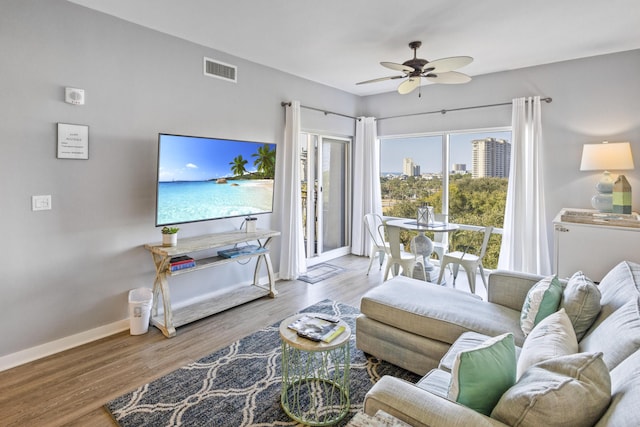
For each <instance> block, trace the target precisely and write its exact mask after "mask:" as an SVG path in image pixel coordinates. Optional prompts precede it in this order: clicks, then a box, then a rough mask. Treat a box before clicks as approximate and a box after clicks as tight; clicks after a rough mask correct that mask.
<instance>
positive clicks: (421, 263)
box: [409, 236, 433, 282]
mask: <svg viewBox="0 0 640 427" xmlns="http://www.w3.org/2000/svg"><path fill="white" fill-rule="evenodd" d="M409 249H410V250H411V253H412V254H413V255H414V256H415V257H416V264H415V266H414V267H413V268H414V270H413V271H414V274H413V275H412V276H413V277H414V278H415V269H416V268H419V269H420V275H421V276H420V278H421V279H422V280H425V281H427V282H429V281H430V280H429V279H430V277H427V267H426V262H425V259H424V255H423V254H422V253H420V249H419V248H418V245H416V236H414V237H413V238H412V239H411V243H410V244H409ZM432 268H433V267H432Z"/></svg>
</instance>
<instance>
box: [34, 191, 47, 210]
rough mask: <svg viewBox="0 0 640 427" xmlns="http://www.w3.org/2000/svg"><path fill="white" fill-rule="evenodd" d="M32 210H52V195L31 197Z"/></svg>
mask: <svg viewBox="0 0 640 427" xmlns="http://www.w3.org/2000/svg"><path fill="white" fill-rule="evenodd" d="M31 210H33V211H48V210H51V195H50V194H48V195H44V196H31Z"/></svg>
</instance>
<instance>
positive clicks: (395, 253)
mask: <svg viewBox="0 0 640 427" xmlns="http://www.w3.org/2000/svg"><path fill="white" fill-rule="evenodd" d="M378 234H379V235H380V238H381V239H384V235H385V234H388V233H387V225H386V224H384V223H383V224H382V225H380V226H379V227H378ZM401 246H402V245H398V247H393V248H392V247H391V245H389V246H385V250H386V252H387V266H386V268H385V270H384V276H383V277H384V279H383V280H385V281H386V280H388V279H389V273H390V272H391V267H394V266H397V267H400V269H401V271H402V275H403V276H407V277H412V276H413V268H414V266H415V265H416V258H417V257H416V255H415V254H413V253H411V252H406V251H405V250H403V249H402V247H401Z"/></svg>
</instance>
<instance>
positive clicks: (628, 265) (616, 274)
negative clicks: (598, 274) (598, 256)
mask: <svg viewBox="0 0 640 427" xmlns="http://www.w3.org/2000/svg"><path fill="white" fill-rule="evenodd" d="M598 288H599V289H600V293H601V294H602V297H601V299H600V304H602V305H603V306H605V305H606V306H608V308H609V310H610V312H612V311H614V310H616V309H618V308H620V307H622V306H623V305H624V304H626V302H627V301H629V300H631V299H634V298H637V297H638V296H640V264H637V263H634V262H629V261H622V262H621V263H619V264H618V265H616V266H615V267H613V268H612V269H611V271H609V272H608V273H607V274H606V275H605V276H604V277H603V279H602V281H601V282H600V284H599V285H598ZM603 308H604V307H603ZM608 314H609V313H604V315H605V316H606V315H608Z"/></svg>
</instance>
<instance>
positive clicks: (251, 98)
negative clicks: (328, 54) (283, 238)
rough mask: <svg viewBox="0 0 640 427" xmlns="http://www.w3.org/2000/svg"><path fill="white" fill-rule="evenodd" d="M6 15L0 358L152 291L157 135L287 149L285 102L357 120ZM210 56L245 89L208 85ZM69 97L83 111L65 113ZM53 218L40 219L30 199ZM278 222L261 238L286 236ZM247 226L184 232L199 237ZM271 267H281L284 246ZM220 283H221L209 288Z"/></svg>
mask: <svg viewBox="0 0 640 427" xmlns="http://www.w3.org/2000/svg"><path fill="white" fill-rule="evenodd" d="M1 12H2V13H0V52H2V55H3V58H2V60H1V62H0V67H1V68H0V76H1V78H0V117H1V122H2V125H1V128H0V147H2V154H1V155H0V183H1V184H0V223H1V224H3V228H4V232H3V239H2V240H3V242H4V248H5V251H4V253H3V254H2V256H1V257H0V271H2V275H1V277H0V283H1V285H0V318H1V319H2V327H3V331H4V333H3V337H2V340H0V356H3V355H7V354H11V353H15V352H17V351H20V350H23V349H27V348H31V347H33V346H37V345H40V344H44V343H48V342H51V341H54V340H57V339H60V338H63V337H68V336H72V335H74V334H78V333H80V332H83V331H88V330H91V329H93V328H97V327H101V326H104V325H109V324H112V323H114V322H117V321H121V320H122V319H126V318H127V316H128V314H127V294H128V290H129V289H132V288H136V287H140V286H148V287H150V286H151V285H152V283H153V277H154V268H153V264H152V262H151V256H150V255H149V253H148V252H146V251H145V250H144V249H143V244H144V243H148V242H157V241H159V240H160V232H159V230H158V229H156V228H155V226H154V224H155V223H154V209H155V179H156V156H157V134H158V132H169V133H178V134H190V135H199V136H213V137H221V138H237V139H249V140H256V141H266V142H275V143H280V142H281V139H282V133H283V123H284V112H283V109H282V107H281V106H280V102H281V101H288V100H291V99H297V100H300V102H301V103H302V104H305V105H310V106H314V107H319V108H327V109H330V110H333V111H339V112H343V113H345V114H349V115H355V114H356V106H357V104H358V102H359V99H358V97H356V96H354V95H351V94H347V93H344V92H342V91H338V90H335V89H331V88H328V87H326V86H322V85H319V84H316V83H312V82H309V81H306V80H303V79H299V78H296V77H293V76H291V75H288V74H285V73H282V72H278V71H276V70H273V69H270V68H266V67H263V66H259V65H257V64H254V63H250V62H247V61H245V60H241V59H239V58H235V57H232V56H229V55H227V54H224V53H221V52H217V51H214V50H211V49H208V48H205V47H203V46H199V45H196V44H193V43H188V42H185V41H184V40H181V39H178V38H174V37H170V36H167V35H163V34H161V33H158V32H155V31H151V30H148V29H145V28H143V27H140V26H137V25H133V24H130V23H127V22H124V21H121V20H118V19H116V18H113V17H110V16H108V15H104V14H101V13H97V12H94V11H91V10H89V9H85V8H83V7H81V6H77V5H74V4H71V3H68V2H65V1H61V0H50V1H46V2H45V1H35V0H12V1H6V0H2V11H1ZM203 56H207V57H211V58H215V59H218V60H220V61H223V62H226V63H229V64H234V65H237V66H238V80H239V81H238V83H237V84H233V83H228V82H225V81H222V80H219V79H214V78H210V77H205V76H203V75H202V58H203ZM65 86H71V87H78V88H82V89H84V90H85V91H86V105H84V106H72V105H69V104H66V103H64V88H65ZM57 122H62V123H75V124H84V125H88V126H89V127H90V130H89V133H90V141H89V146H90V159H89V160H88V161H86V160H61V159H56V123H57ZM302 125H303V126H304V127H310V128H314V129H316V128H321V129H323V130H325V131H326V132H330V133H335V134H337V135H352V134H353V129H354V125H353V120H345V119H342V118H339V117H336V116H324V115H323V114H321V113H317V112H313V111H309V110H303V112H302ZM40 194H50V195H51V196H52V206H53V209H52V210H50V211H41V212H32V211H31V196H32V195H40ZM275 218H276V215H275V214H274V215H261V216H259V219H258V227H261V228H279V224H278V222H277V221H276V219H275ZM241 222H242V219H232V220H220V221H209V222H205V223H198V224H191V225H184V226H181V235H182V236H190V235H198V234H204V233H212V232H217V231H227V230H231V229H235V228H237V227H239V226H240V224H241ZM274 246H275V250H274V252H275V254H274V265H275V266H276V267H277V265H278V264H277V262H278V259H279V257H278V251H277V246H278V244H277V243H276V244H275V245H274ZM212 272H213V270H205V271H202V272H196V273H193V274H189V275H184V276H180V277H177V278H175V279H173V280H174V281H173V283H179V284H180V286H173V287H172V296H173V297H174V299H175V300H176V301H178V302H180V301H185V300H187V299H189V298H193V297H196V296H198V295H199V294H201V293H204V292H211V291H216V290H219V289H221V288H223V287H226V286H231V285H233V284H236V283H246V282H248V281H249V280H250V279H251V275H250V274H249V273H250V272H249V271H248V270H247V269H246V268H242V267H241V266H238V265H236V264H228V265H225V266H223V267H220V268H218V269H216V270H215V274H212ZM212 276H215V281H213V280H212Z"/></svg>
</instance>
